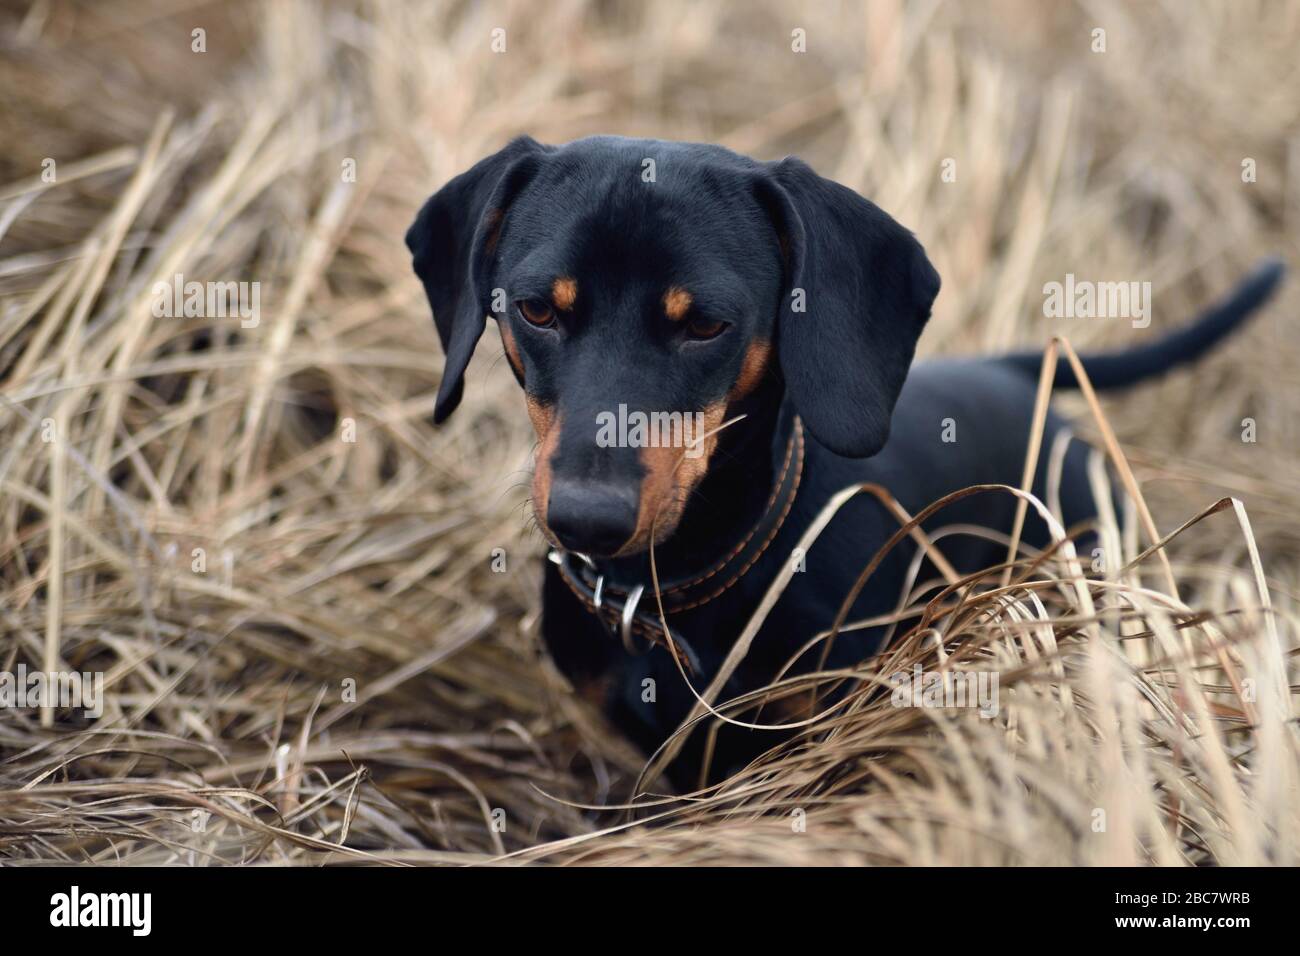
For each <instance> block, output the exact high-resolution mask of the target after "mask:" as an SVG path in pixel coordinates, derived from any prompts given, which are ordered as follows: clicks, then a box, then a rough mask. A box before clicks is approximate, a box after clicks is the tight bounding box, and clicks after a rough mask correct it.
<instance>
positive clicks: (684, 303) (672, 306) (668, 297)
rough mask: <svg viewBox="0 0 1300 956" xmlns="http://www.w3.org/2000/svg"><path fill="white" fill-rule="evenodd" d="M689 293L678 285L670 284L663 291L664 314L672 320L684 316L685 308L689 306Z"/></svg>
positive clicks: (680, 318) (675, 320) (677, 319)
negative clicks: (667, 288) (666, 289)
mask: <svg viewBox="0 0 1300 956" xmlns="http://www.w3.org/2000/svg"><path fill="white" fill-rule="evenodd" d="M692 301H693V300H692V299H691V294H690V293H689V292H687V291H686V290H685V289H683V288H680V287H679V286H672V287H671V288H670V289H669V290H668V291H667V292H665V293H664V314H665V315H667V316H668V318H670V319H671V320H672V321H674V322H680V321H681V320H682V319H684V318H686V310H687V309H689V308H690V307H691V302H692Z"/></svg>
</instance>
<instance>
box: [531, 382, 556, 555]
mask: <svg viewBox="0 0 1300 956" xmlns="http://www.w3.org/2000/svg"><path fill="white" fill-rule="evenodd" d="M527 404H528V418H529V420H530V421H531V422H532V423H533V431H535V432H537V438H538V439H539V441H540V444H539V445H538V446H537V456H536V458H535V459H534V462H533V487H532V491H533V513H534V514H535V515H536V516H537V524H538V527H540V528H541V529H542V534H544V535H546V537H547V538H548V539H549V540H550V541H551V543H552V544H555V545H557V546H558V545H559V542H558V541H556V539H555V535H554V534H552V533H551V528H550V525H548V524H547V523H546V508H547V503H548V502H549V501H550V500H551V457H552V456H553V455H554V454H555V449H556V448H557V447H559V444H560V415H559V413H558V412H556V411H555V409H554V408H552V407H551V406H549V405H543V404H542V403H541V402H539V401H537V400H536V399H535V398H533V397H531V396H529V398H528V399H527Z"/></svg>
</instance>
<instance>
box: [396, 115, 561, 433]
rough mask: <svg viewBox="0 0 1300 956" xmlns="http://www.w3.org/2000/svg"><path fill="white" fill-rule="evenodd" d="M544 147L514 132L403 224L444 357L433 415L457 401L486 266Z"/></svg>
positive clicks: (484, 297) (483, 316) (482, 311)
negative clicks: (408, 224)
mask: <svg viewBox="0 0 1300 956" xmlns="http://www.w3.org/2000/svg"><path fill="white" fill-rule="evenodd" d="M546 151H547V147H544V146H542V145H541V144H540V143H537V142H536V141H534V140H532V139H530V138H529V137H527V136H521V137H519V138H518V139H516V140H513V141H512V142H511V143H510V144H509V145H508V146H506V147H505V148H504V149H502V150H501V151H500V152H498V153H494V154H493V155H491V156H489V157H487V158H486V159H482V160H480V161H479V162H477V163H476V164H474V166H473V167H472V168H470V169H469V170H468V171H466V172H463V173H461V174H460V175H459V176H457V177H456V178H455V179H453V180H451V181H450V182H449V183H447V185H445V186H443V187H442V188H441V189H439V190H438V191H437V192H436V193H434V194H433V195H432V196H431V197H430V198H429V201H428V202H426V203H425V204H424V207H423V208H422V209H421V210H420V212H419V215H417V216H416V217H415V222H414V223H413V224H412V225H411V228H410V229H408V230H407V231H406V246H407V248H408V249H410V250H411V255H412V265H413V266H414V267H415V274H416V275H417V276H419V277H420V281H421V282H423V283H424V292H425V295H427V296H428V297H429V306H430V307H431V308H432V309H433V322H434V325H436V326H437V327H438V338H439V339H441V340H442V350H443V354H444V357H445V364H444V365H443V370H442V384H441V385H439V387H438V399H437V401H436V403H435V404H434V409H433V420H434V422H435V423H441V422H442V421H443V420H444V419H446V417H447V416H448V415H450V414H451V413H452V412H453V411H455V410H456V406H457V405H459V404H460V399H461V395H462V394H463V393H464V390H465V367H466V366H467V365H469V360H470V357H471V356H472V355H473V354H474V347H475V346H476V345H477V344H478V340H479V337H480V336H481V335H482V334H483V327H484V326H485V325H486V323H487V314H488V312H489V311H491V306H490V300H491V293H492V290H491V288H490V287H489V279H490V271H491V270H490V268H489V266H490V265H491V260H492V257H493V255H494V254H495V252H496V242H497V239H498V238H499V236H500V233H501V226H502V223H503V221H504V219H505V215H506V210H507V209H508V208H509V205H510V201H511V200H512V199H513V198H514V197H515V196H516V195H518V193H519V190H520V189H522V188H523V186H524V185H525V184H526V183H527V182H528V180H530V179H531V178H532V177H533V175H534V174H535V173H536V171H537V167H538V165H539V162H540V159H541V157H542V156H543V155H544V154H545V153H546Z"/></svg>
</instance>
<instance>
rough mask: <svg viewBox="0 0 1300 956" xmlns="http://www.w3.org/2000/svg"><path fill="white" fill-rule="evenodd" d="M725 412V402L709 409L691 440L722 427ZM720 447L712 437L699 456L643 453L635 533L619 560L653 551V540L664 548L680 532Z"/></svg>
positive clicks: (675, 451)
mask: <svg viewBox="0 0 1300 956" xmlns="http://www.w3.org/2000/svg"><path fill="white" fill-rule="evenodd" d="M726 410H727V406H726V403H724V402H717V403H716V404H713V405H710V406H709V407H708V408H706V409H705V410H704V411H703V413H702V414H701V419H700V420H701V428H700V430H699V432H698V434H696V433H694V432H693V433H692V434H691V435H690V438H691V439H692V440H695V439H699V438H700V437H701V436H703V435H708V434H709V432H711V431H713V430H714V429H715V428H717V427H718V426H719V425H721V424H722V421H723V415H724V414H725V413H726ZM692 422H694V418H692ZM717 445H718V436H717V435H710V436H709V437H708V438H705V439H704V440H703V450H702V451H701V452H700V453H698V454H696V453H695V450H694V449H693V448H691V449H690V451H691V454H690V455H687V454H686V452H687V450H688V449H687V448H686V447H683V446H681V445H678V446H677V447H659V448H653V447H645V448H642V449H640V452H639V455H638V457H639V458H640V459H641V466H642V467H643V468H644V469H645V477H643V478H642V479H641V493H640V500H639V501H638V503H637V515H636V530H635V531H634V532H633V533H632V537H631V538H629V539H628V540H627V542H626V543H625V544H624V545H623V547H622V548H620V549H619V551H618V555H616V556H621V555H626V554H636V553H637V552H639V551H644V550H646V549H647V548H649V547H650V544H651V541H652V539H653V542H654V543H655V544H662V543H663V542H664V541H666V540H667V539H668V538H669V537H670V536H671V535H672V533H673V532H674V531H676V530H677V523H678V522H679V521H681V520H682V512H683V511H685V510H686V502H687V499H688V498H690V494H691V492H692V491H694V490H695V487H696V486H697V485H698V484H699V483H700V482H701V481H702V480H703V479H704V476H705V474H707V473H708V470H709V458H710V456H711V455H712V454H713V451H714V449H715V448H717ZM678 461H680V462H681V464H680V465H679V464H678Z"/></svg>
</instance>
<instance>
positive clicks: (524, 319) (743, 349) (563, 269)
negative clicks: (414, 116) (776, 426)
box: [406, 137, 939, 555]
mask: <svg viewBox="0 0 1300 956" xmlns="http://www.w3.org/2000/svg"><path fill="white" fill-rule="evenodd" d="M406 242H407V245H408V246H409V247H410V249H411V252H412V253H413V255H414V266H415V271H416V273H417V274H418V275H419V277H420V279H421V280H422V281H423V283H424V288H425V291H426V293H427V294H428V297H429V304H430V305H431V306H432V308H433V317H434V322H435V323H436V325H437V328H438V335H439V337H440V338H441V339H442V345H443V349H444V351H445V353H446V365H445V368H444V370H443V378H442V384H441V387H440V388H439V391H438V397H437V405H436V408H435V411H434V419H435V421H439V422H441V421H442V420H443V419H445V418H446V417H447V416H448V415H450V414H451V413H452V411H453V410H454V409H455V408H456V406H457V405H458V404H459V402H460V399H461V395H462V392H463V388H464V373H465V367H466V365H467V364H468V363H469V360H470V356H471V355H472V354H473V352H474V348H475V345H476V343H477V342H478V340H479V337H480V336H481V335H482V333H483V329H484V325H485V322H486V317H488V316H491V317H492V318H494V319H495V320H496V322H497V326H498V329H499V330H500V333H501V340H502V344H503V345H504V347H505V352H506V357H507V359H508V360H509V362H510V366H511V368H512V369H513V370H514V373H515V376H516V378H517V379H518V380H519V383H520V385H521V386H522V387H523V389H524V392H525V396H526V403H527V407H528V414H529V416H530V418H531V419H532V423H533V427H534V428H535V429H536V431H537V436H538V439H539V445H538V449H537V460H536V468H535V472H534V480H533V489H532V491H533V495H532V496H533V507H534V510H535V512H536V515H537V519H538V522H539V524H540V525H541V527H542V529H543V530H544V531H545V533H546V534H547V535H548V536H549V537H551V538H552V539H553V540H555V541H557V542H558V543H559V544H561V545H562V546H564V547H566V548H568V549H570V550H574V551H580V552H584V553H587V554H596V555H615V554H618V555H627V554H633V553H636V552H639V551H643V550H645V549H646V548H648V547H649V545H650V543H651V539H652V537H653V539H654V540H655V541H656V542H659V541H663V540H665V539H666V538H667V537H668V536H669V535H671V534H672V532H673V531H674V530H675V528H676V526H677V523H678V521H679V520H680V517H681V514H682V511H683V509H684V507H685V502H686V499H687V497H688V496H689V494H690V493H691V491H692V490H693V489H694V488H695V487H696V486H697V485H698V484H699V482H700V481H701V480H702V479H703V477H704V475H705V474H706V472H707V471H708V467H709V457H710V455H711V454H712V452H713V449H714V447H715V445H716V441H717V438H716V435H713V434H711V433H713V432H714V431H715V430H716V429H717V428H718V427H719V426H721V425H722V424H723V423H724V422H725V421H726V420H727V419H728V417H729V414H734V413H735V412H736V411H738V410H742V409H743V407H744V403H745V400H746V399H747V398H748V397H749V396H751V395H752V394H753V393H754V392H755V391H756V390H757V389H758V387H759V386H760V384H764V383H766V384H769V385H770V383H771V382H780V383H783V385H784V389H785V392H786V394H787V395H788V397H789V399H790V401H791V402H792V403H793V405H794V408H795V409H796V410H797V411H798V413H799V414H800V416H801V417H802V418H803V421H804V424H805V426H806V428H807V430H808V432H809V434H810V435H811V436H812V437H813V438H814V439H815V440H816V441H818V442H819V443H821V444H822V445H824V446H826V447H827V448H829V449H830V450H832V451H833V452H835V453H837V454H840V455H845V456H849V457H866V456H869V455H873V454H875V453H876V452H877V451H879V449H880V447H881V446H882V445H883V444H884V443H885V439H886V438H887V437H888V435H889V420H890V415H891V413H892V411H893V407H894V402H895V400H896V399H897V398H898V393H899V390H900V389H901V388H902V385H903V380H904V378H905V377H906V374H907V369H908V366H909V365H910V363H911V361H912V354H913V351H914V349H915V346H916V341H917V338H918V336H919V335H920V333H921V329H922V327H923V326H924V325H925V322H926V320H927V319H928V318H929V315H930V306H931V303H932V302H933V300H934V297H935V295H936V294H937V292H938V289H939V277H938V274H937V273H936V272H935V270H934V268H933V267H932V266H931V265H930V262H929V260H927V259H926V256H925V252H924V251H923V250H922V248H921V246H920V244H919V243H918V242H917V241H916V239H915V238H914V237H913V236H912V235H911V233H909V232H908V231H907V230H906V229H904V228H903V227H902V226H900V225H899V224H898V223H896V222H894V220H893V219H891V218H890V217H889V216H887V215H886V214H885V213H884V212H882V211H881V210H880V209H878V208H877V207H876V206H874V205H873V204H872V203H870V202H868V201H867V200H865V199H863V198H862V197H860V196H859V195H857V194H856V193H854V192H853V191H851V190H849V189H846V188H845V187H843V186H840V185H838V184H836V183H833V182H830V181H829V180H826V179H823V178H821V177H820V176H818V175H817V174H816V173H814V172H813V171H812V170H811V169H810V168H809V167H808V166H806V165H805V164H804V163H802V162H800V161H798V160H796V159H787V160H783V161H781V162H779V163H758V162H755V161H753V160H749V159H746V158H745V157H742V156H738V155H736V154H735V153H732V152H729V151H728V150H725V149H722V148H721V147H717V146H705V145H696V144H684V143H668V142H660V141H656V140H635V139H621V138H617V137H594V138H591V139H584V140H579V141H577V142H574V143H570V144H568V145H566V146H561V147H552V146H542V145H540V144H538V143H536V142H534V141H533V140H531V139H527V138H524V139H518V140H515V141H514V142H512V143H511V144H510V145H508V146H507V147H506V148H505V149H503V150H501V151H500V152H499V153H496V154H495V155H493V156H489V157H488V158H486V159H484V160H482V161H481V162H479V163H478V164H477V165H475V166H474V167H473V168H472V169H470V170H469V171H468V172H465V173H462V174H461V175H460V176H457V177H456V178H455V179H453V180H451V181H450V182H449V183H447V185H446V186H444V187H443V188H442V189H440V190H439V191H438V192H437V193H435V194H434V195H433V197H432V198H430V199H429V201H428V202H427V203H425V205H424V208H422V209H421V210H420V213H419V215H418V216H417V217H416V220H415V223H414V225H412V226H411V228H410V230H409V231H408V232H407V235H406ZM769 376H771V377H770V378H769Z"/></svg>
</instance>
